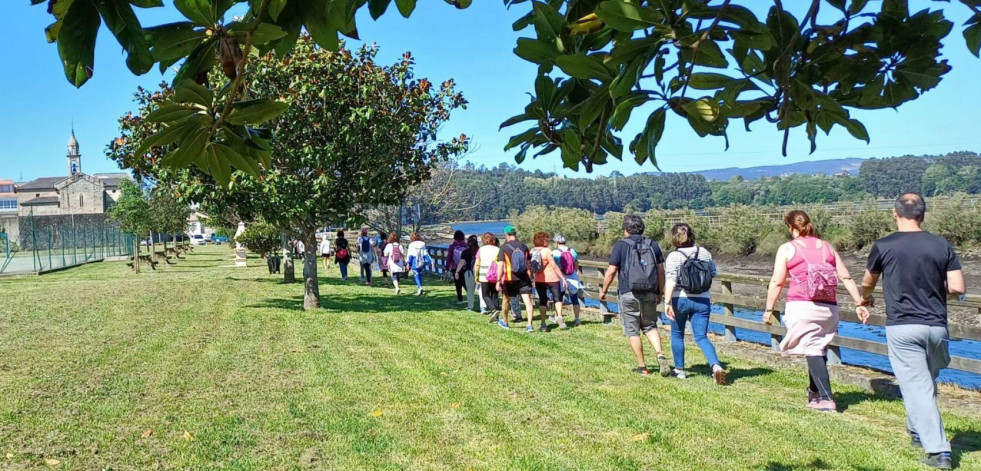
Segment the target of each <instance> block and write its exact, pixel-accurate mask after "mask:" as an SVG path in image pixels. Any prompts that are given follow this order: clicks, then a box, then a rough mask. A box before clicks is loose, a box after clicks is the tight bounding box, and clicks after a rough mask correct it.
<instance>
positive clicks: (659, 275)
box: [657, 263, 668, 303]
mask: <svg viewBox="0 0 981 471" xmlns="http://www.w3.org/2000/svg"><path fill="white" fill-rule="evenodd" d="M657 279H658V282H657V284H658V287H657V288H658V289H659V290H660V291H659V292H660V293H661V296H660V297H658V298H657V302H659V303H660V302H661V299H662V298H664V297H665V296H668V294H667V293H665V292H664V264H663V263H659V264H658V265H657Z"/></svg>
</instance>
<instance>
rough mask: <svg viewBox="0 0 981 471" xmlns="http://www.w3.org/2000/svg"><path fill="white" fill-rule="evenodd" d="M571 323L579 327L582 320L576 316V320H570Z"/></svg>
mask: <svg viewBox="0 0 981 471" xmlns="http://www.w3.org/2000/svg"><path fill="white" fill-rule="evenodd" d="M572 325H573V327H579V326H581V325H582V321H580V320H579V318H578V317H577V318H576V320H574V321H572Z"/></svg>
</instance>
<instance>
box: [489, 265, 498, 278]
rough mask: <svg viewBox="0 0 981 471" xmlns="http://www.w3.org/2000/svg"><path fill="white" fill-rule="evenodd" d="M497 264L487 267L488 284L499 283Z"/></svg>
mask: <svg viewBox="0 0 981 471" xmlns="http://www.w3.org/2000/svg"><path fill="white" fill-rule="evenodd" d="M497 278H498V274H497V262H491V264H490V266H489V267H487V282H488V283H497Z"/></svg>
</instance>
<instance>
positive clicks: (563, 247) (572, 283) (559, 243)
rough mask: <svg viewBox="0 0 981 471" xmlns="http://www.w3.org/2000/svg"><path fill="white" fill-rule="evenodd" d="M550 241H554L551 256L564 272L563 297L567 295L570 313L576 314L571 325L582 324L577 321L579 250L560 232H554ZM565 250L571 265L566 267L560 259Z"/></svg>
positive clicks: (579, 285) (578, 308) (579, 286)
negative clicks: (570, 306) (569, 256)
mask: <svg viewBox="0 0 981 471" xmlns="http://www.w3.org/2000/svg"><path fill="white" fill-rule="evenodd" d="M552 242H555V250H553V251H552V257H554V258H555V265H556V266H557V267H559V268H560V269H562V271H563V273H564V274H565V281H566V284H565V285H563V287H564V288H565V289H564V290H563V297H565V296H568V297H569V304H571V305H572V313H573V314H574V315H575V316H576V319H575V321H573V323H572V325H574V326H576V327H579V326H580V325H581V324H582V323H581V322H580V321H579V311H580V310H581V308H582V306H580V302H579V296H580V294H579V293H580V292H581V291H582V282H581V281H579V252H576V250H575V249H573V248H571V247H569V246H568V245H567V244H566V242H567V241H566V238H565V236H564V235H562V234H555V236H554V237H552ZM566 252H568V253H569V255H571V256H572V261H573V266H572V267H567V266H566V265H564V263H568V262H563V261H562V258H563V255H562V254H564V253H566ZM566 259H568V257H566ZM570 272H571V273H570Z"/></svg>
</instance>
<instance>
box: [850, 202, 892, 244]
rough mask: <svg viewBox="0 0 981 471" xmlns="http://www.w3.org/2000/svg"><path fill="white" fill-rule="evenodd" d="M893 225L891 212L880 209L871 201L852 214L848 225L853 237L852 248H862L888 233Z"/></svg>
mask: <svg viewBox="0 0 981 471" xmlns="http://www.w3.org/2000/svg"><path fill="white" fill-rule="evenodd" d="M892 226H893V221H892V218H891V217H890V216H889V213H888V212H887V211H886V210H883V209H879V208H878V207H877V206H876V204H875V203H874V202H869V203H867V204H866V205H865V207H864V208H863V209H862V210H860V211H858V212H857V213H855V214H854V215H852V216H851V218H850V219H849V221H848V224H847V226H846V227H847V229H848V231H849V232H850V234H851V237H852V244H854V245H853V247H852V248H855V249H860V248H862V247H865V246H867V245H869V244H871V243H872V242H875V240H876V239H879V238H881V237H882V236H884V235H886V234H888V233H889V232H890V231H892Z"/></svg>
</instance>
